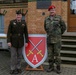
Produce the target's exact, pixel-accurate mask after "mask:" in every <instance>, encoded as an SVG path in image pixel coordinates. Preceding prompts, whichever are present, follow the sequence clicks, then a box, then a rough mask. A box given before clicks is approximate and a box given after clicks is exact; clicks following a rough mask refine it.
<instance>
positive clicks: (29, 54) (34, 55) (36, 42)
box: [23, 34, 47, 68]
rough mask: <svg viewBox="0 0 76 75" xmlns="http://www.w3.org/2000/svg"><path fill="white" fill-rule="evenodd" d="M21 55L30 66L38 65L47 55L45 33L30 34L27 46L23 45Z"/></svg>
mask: <svg viewBox="0 0 76 75" xmlns="http://www.w3.org/2000/svg"><path fill="white" fill-rule="evenodd" d="M23 56H24V59H25V61H26V62H27V63H28V64H29V65H30V66H31V67H33V68H36V67H38V66H40V65H41V64H42V63H43V62H44V61H45V59H46V57H47V45H46V35H45V34H30V35H29V43H28V47H26V49H25V47H24V50H23Z"/></svg>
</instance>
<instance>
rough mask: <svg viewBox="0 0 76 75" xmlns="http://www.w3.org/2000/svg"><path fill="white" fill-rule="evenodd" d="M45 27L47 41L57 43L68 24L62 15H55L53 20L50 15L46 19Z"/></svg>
mask: <svg viewBox="0 0 76 75" xmlns="http://www.w3.org/2000/svg"><path fill="white" fill-rule="evenodd" d="M44 29H45V31H46V32H47V43H56V42H58V41H60V40H61V35H62V34H63V33H64V31H65V30H66V25H65V22H64V21H63V20H62V19H61V16H60V15H55V16H54V17H53V19H52V20H51V16H48V17H46V18H45V21H44Z"/></svg>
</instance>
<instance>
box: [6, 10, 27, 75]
mask: <svg viewBox="0 0 76 75" xmlns="http://www.w3.org/2000/svg"><path fill="white" fill-rule="evenodd" d="M24 36H25V42H24ZM7 43H8V46H10V49H11V50H10V52H11V66H10V67H11V70H10V74H17V73H21V58H22V49H23V46H24V44H25V46H26V47H27V46H28V31H27V26H26V22H25V20H22V12H21V10H18V11H17V12H16V19H14V20H11V21H10V24H9V27H8V32H7Z"/></svg>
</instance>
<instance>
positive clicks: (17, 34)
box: [12, 33, 23, 36]
mask: <svg viewBox="0 0 76 75" xmlns="http://www.w3.org/2000/svg"><path fill="white" fill-rule="evenodd" d="M12 35H16V36H23V34H20V33H18V34H12Z"/></svg>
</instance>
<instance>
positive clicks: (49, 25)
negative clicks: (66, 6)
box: [44, 5, 66, 73]
mask: <svg viewBox="0 0 76 75" xmlns="http://www.w3.org/2000/svg"><path fill="white" fill-rule="evenodd" d="M48 11H49V12H50V15H49V16H47V17H46V18H45V21H44V29H45V31H46V33H47V47H48V62H49V68H48V69H47V72H51V71H53V70H54V63H55V64H56V72H57V73H61V69H60V64H61V59H60V50H61V36H62V34H63V33H64V32H65V30H66V25H65V22H64V21H63V20H62V18H61V16H60V15H56V9H55V6H54V5H51V6H50V7H49V8H48Z"/></svg>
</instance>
